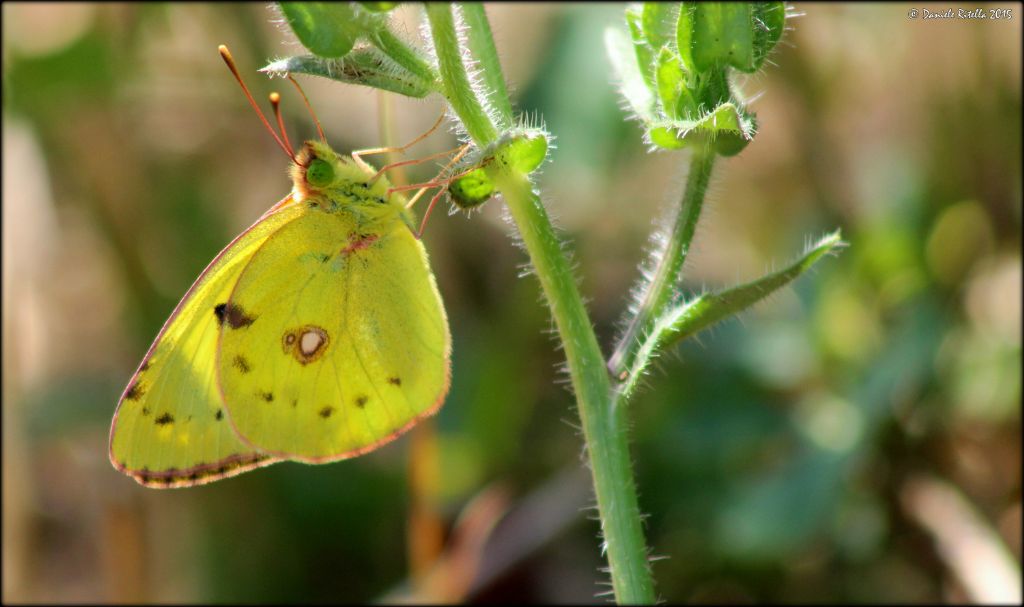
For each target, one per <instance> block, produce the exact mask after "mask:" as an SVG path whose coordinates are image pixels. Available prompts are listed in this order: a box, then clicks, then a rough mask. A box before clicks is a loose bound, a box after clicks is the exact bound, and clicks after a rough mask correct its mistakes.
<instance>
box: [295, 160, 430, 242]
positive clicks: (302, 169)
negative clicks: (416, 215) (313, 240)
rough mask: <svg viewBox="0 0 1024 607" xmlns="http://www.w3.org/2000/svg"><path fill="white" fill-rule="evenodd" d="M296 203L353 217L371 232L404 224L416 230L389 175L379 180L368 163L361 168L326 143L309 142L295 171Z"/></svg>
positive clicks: (296, 162)
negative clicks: (348, 214) (396, 223)
mask: <svg viewBox="0 0 1024 607" xmlns="http://www.w3.org/2000/svg"><path fill="white" fill-rule="evenodd" d="M291 177H292V182H293V188H292V199H293V200H294V202H296V203H300V204H306V205H308V206H309V207H310V208H313V209H317V210H319V211H322V212H326V213H350V214H352V215H353V216H354V217H355V218H356V220H357V222H358V223H359V224H360V226H362V227H365V228H366V229H368V230H374V229H376V228H387V227H391V226H393V225H394V223H395V222H396V221H400V222H402V223H404V224H406V225H407V226H409V227H410V229H411V227H412V225H413V224H412V218H411V216H410V215H409V212H408V211H407V210H406V209H405V198H404V197H403V196H402V195H401V194H399V193H397V192H393V193H391V194H390V195H389V194H388V189H389V188H391V183H390V182H389V181H388V178H387V176H386V175H380V176H377V177H376V178H374V177H375V172H374V171H373V169H372V168H370V167H369V166H368V165H367V164H366V163H365V162H363V163H362V164H361V165H360V164H357V163H356V161H355V160H353V159H352V157H351V156H348V155H341V154H338V153H337V152H335V151H334V150H333V149H331V147H330V146H328V145H327V144H326V143H322V142H319V141H307V142H306V144H305V145H304V146H302V149H301V150H299V152H298V154H296V156H295V164H293V165H292V168H291Z"/></svg>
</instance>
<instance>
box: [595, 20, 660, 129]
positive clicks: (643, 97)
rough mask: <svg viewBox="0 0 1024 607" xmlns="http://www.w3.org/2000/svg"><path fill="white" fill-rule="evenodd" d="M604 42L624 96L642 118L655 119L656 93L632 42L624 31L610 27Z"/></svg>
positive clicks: (605, 34)
mask: <svg viewBox="0 0 1024 607" xmlns="http://www.w3.org/2000/svg"><path fill="white" fill-rule="evenodd" d="M604 43H605V49H606V50H607V52H608V58H609V59H610V60H611V63H612V70H613V71H614V72H615V74H616V76H617V77H618V80H619V89H620V92H621V93H622V96H623V97H625V98H626V101H627V102H628V103H629V106H630V108H632V110H633V111H634V112H636V114H637V116H639V117H640V119H641V120H643V121H644V122H650V121H652V120H654V118H655V115H654V94H653V93H652V92H651V89H650V88H648V86H647V82H645V80H644V77H643V75H642V74H641V72H640V67H639V65H638V64H637V53H636V51H635V50H634V48H633V44H632V42H631V41H630V40H629V39H628V38H626V34H624V33H623V32H622V31H620V30H618V29H616V28H614V27H609V28H607V29H606V30H605V32H604Z"/></svg>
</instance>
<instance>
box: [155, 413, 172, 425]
mask: <svg viewBox="0 0 1024 607" xmlns="http://www.w3.org/2000/svg"><path fill="white" fill-rule="evenodd" d="M173 423H174V416H173V415H171V414H170V413H167V412H164V413H163V414H162V415H161V416H160V417H158V418H156V425H158V426H166V425H167V424H173Z"/></svg>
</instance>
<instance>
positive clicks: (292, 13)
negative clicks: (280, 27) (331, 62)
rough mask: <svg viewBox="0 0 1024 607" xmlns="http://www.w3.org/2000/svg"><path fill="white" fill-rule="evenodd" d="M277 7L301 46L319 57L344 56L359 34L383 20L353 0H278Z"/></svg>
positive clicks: (377, 25) (371, 28) (361, 34)
mask: <svg viewBox="0 0 1024 607" xmlns="http://www.w3.org/2000/svg"><path fill="white" fill-rule="evenodd" d="M280 6H281V12H282V13H284V17H285V19H286V20H287V21H288V25H289V26H291V28H292V31H293V32H295V35H296V36H297V37H298V38H299V41H300V42H302V45H303V46H305V47H306V48H307V49H309V50H310V51H311V52H312V53H313V54H314V55H317V56H320V57H328V58H337V57H344V56H345V55H346V54H348V52H349V51H351V50H352V47H353V46H355V43H356V40H358V39H359V37H360V36H366V35H369V34H371V33H373V32H374V31H376V30H378V29H380V28H381V27H383V21H381V20H380V19H379V18H378V17H377V16H376V15H374V14H372V13H369V12H367V11H365V10H363V9H362V8H360V7H359V6H358V5H357V4H356V3H354V2H339V3H331V2H281V3H280Z"/></svg>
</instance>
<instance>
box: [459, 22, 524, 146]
mask: <svg viewBox="0 0 1024 607" xmlns="http://www.w3.org/2000/svg"><path fill="white" fill-rule="evenodd" d="M459 8H461V9H462V18H463V19H464V20H465V21H466V41H467V42H468V43H469V52H470V53H471V54H472V56H473V58H474V59H476V60H477V61H478V62H479V67H480V78H481V79H482V80H483V83H484V85H485V86H486V87H487V90H488V91H489V92H490V98H491V101H492V103H493V104H494V109H495V111H496V112H497V113H498V118H499V122H500V124H499V126H501V127H503V128H507V127H510V126H512V102H511V101H510V100H509V98H508V89H507V88H505V76H504V74H502V71H501V62H500V61H499V60H498V49H497V48H495V46H494V37H493V36H492V35H491V24H490V23H489V22H488V21H487V14H486V13H485V12H484V5H483V3H482V2H465V3H463V4H461V5H459Z"/></svg>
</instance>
